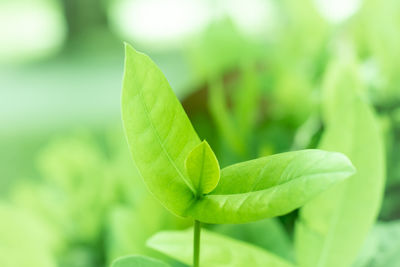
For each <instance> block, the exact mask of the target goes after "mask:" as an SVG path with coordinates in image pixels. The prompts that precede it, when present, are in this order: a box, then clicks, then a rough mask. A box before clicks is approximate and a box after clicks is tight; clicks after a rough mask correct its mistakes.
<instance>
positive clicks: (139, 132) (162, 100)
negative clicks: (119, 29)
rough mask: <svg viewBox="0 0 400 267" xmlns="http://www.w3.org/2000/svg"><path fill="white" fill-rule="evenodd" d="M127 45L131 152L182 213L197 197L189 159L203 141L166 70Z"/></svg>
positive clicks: (125, 99)
mask: <svg viewBox="0 0 400 267" xmlns="http://www.w3.org/2000/svg"><path fill="white" fill-rule="evenodd" d="M125 48H126V51H125V52H126V56H125V74H124V79H123V92H122V118H123V122H124V126H125V132H126V136H127V139H128V143H129V146H130V149H131V153H132V155H133V158H134V161H135V164H136V166H137V168H138V170H139V172H140V174H141V176H142V177H143V179H144V181H145V183H146V185H147V186H148V188H149V190H150V191H151V192H152V193H153V194H154V195H155V196H156V197H157V198H158V199H159V200H160V202H161V203H162V204H163V205H164V206H165V207H166V208H167V209H169V210H171V211H172V212H174V213H176V214H178V215H182V213H183V211H184V210H186V208H187V207H188V205H189V203H190V202H192V201H193V200H194V188H193V185H192V183H191V181H190V179H188V177H187V175H186V173H185V167H184V162H185V159H186V157H187V155H188V153H189V152H190V151H191V150H192V149H193V148H194V147H195V146H196V145H197V144H199V143H200V140H199V138H198V136H197V134H196V132H195V131H194V129H193V127H192V125H191V123H190V121H189V119H188V118H187V116H186V114H185V111H184V110H183V108H182V106H181V105H180V103H179V101H178V99H177V98H176V97H175V95H174V93H173V91H172V89H171V87H170V86H169V84H168V81H167V80H166V78H165V77H164V75H163V74H162V72H161V71H160V69H159V68H158V67H157V66H156V65H155V63H154V62H153V61H152V60H151V59H150V58H149V57H148V56H146V55H144V54H141V53H139V52H137V51H135V50H134V49H133V48H132V47H131V46H129V45H126V46H125Z"/></svg>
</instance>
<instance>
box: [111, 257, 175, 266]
mask: <svg viewBox="0 0 400 267" xmlns="http://www.w3.org/2000/svg"><path fill="white" fill-rule="evenodd" d="M169 266H170V265H168V264H166V263H164V262H162V261H159V260H156V259H153V258H149V257H146V256H139V255H137V256H136V255H135V256H126V257H122V258H119V259H116V260H115V261H114V262H113V263H112V264H111V267H169Z"/></svg>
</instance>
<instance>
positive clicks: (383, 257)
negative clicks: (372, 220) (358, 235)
mask: <svg viewBox="0 0 400 267" xmlns="http://www.w3.org/2000/svg"><path fill="white" fill-rule="evenodd" d="M399 251H400V221H391V222H379V223H377V224H376V225H375V226H374V228H373V229H372V231H371V232H370V234H369V235H368V238H367V240H366V242H365V244H364V246H363V249H362V251H361V253H360V255H359V257H358V260H357V261H356V263H355V264H354V265H353V266H354V267H397V266H400V254H399Z"/></svg>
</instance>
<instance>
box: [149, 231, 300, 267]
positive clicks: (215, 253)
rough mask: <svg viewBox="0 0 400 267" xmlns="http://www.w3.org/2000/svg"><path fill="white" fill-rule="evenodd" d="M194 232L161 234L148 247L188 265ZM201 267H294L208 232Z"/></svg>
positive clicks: (201, 255) (190, 258)
mask: <svg viewBox="0 0 400 267" xmlns="http://www.w3.org/2000/svg"><path fill="white" fill-rule="evenodd" d="M192 243H193V229H188V230H185V231H164V232H160V233H157V234H156V235H154V236H153V237H151V238H150V239H149V240H148V241H147V245H148V246H149V247H151V248H153V249H155V250H158V251H160V252H162V253H164V254H166V255H168V256H170V257H172V258H174V259H177V260H179V261H181V262H183V263H186V264H189V265H190V264H191V263H192V257H193V247H192ZM200 262H201V266H207V267H221V266H268V267H293V265H292V264H291V263H290V262H288V261H286V260H284V259H282V258H280V257H279V256H276V255H274V254H272V253H270V252H268V251H266V250H263V249H261V248H259V247H257V246H254V245H251V244H249V243H245V242H241V241H238V240H235V239H232V238H229V237H226V236H223V235H219V234H216V233H213V232H210V231H207V230H205V229H204V230H202V232H201V252H200Z"/></svg>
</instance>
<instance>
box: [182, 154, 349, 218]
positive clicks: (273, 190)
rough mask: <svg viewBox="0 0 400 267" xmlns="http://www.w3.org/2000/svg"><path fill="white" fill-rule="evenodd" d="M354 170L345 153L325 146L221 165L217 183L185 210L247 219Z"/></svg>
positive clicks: (278, 210) (306, 196) (293, 204)
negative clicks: (327, 150)
mask: <svg viewBox="0 0 400 267" xmlns="http://www.w3.org/2000/svg"><path fill="white" fill-rule="evenodd" d="M353 173H354V167H353V165H352V164H351V162H350V161H349V160H348V158H347V157H346V156H344V155H343V154H340V153H336V152H326V151H322V150H302V151H295V152H287V153H281V154H276V155H273V156H268V157H263V158H259V159H255V160H251V161H246V162H242V163H238V164H234V165H231V166H229V167H227V168H224V169H222V171H221V178H220V182H219V184H218V186H217V187H216V188H215V190H214V191H213V192H211V194H209V195H206V196H204V197H203V198H201V199H200V200H198V201H197V202H195V203H194V204H193V205H192V207H191V208H190V209H189V210H188V212H187V213H186V214H187V215H189V216H191V217H193V218H195V219H196V220H199V221H202V222H206V223H245V222H250V221H256V220H260V219H263V218H269V217H275V216H279V215H283V214H285V213H288V212H290V211H292V210H294V209H296V208H298V207H300V206H301V205H303V204H304V203H306V202H307V201H308V200H310V199H311V198H313V197H315V196H316V195H317V194H319V193H320V192H322V191H324V190H326V189H327V188H328V187H330V186H332V185H333V184H336V183H338V182H339V181H341V180H343V179H345V178H347V177H348V176H349V175H351V174H353Z"/></svg>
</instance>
